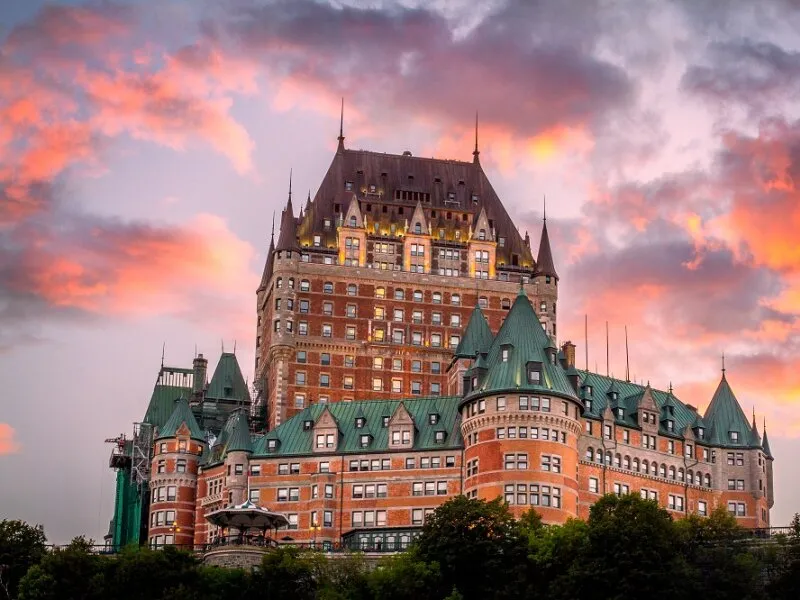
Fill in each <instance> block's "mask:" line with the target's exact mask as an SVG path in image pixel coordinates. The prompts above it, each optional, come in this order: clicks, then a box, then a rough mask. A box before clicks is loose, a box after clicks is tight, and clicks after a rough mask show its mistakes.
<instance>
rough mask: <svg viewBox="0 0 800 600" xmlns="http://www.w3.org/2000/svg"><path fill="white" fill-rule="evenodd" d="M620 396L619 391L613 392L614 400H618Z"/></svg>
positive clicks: (612, 397)
mask: <svg viewBox="0 0 800 600" xmlns="http://www.w3.org/2000/svg"><path fill="white" fill-rule="evenodd" d="M618 397H619V394H618V393H617V392H611V399H612V400H616V399H617V398H618Z"/></svg>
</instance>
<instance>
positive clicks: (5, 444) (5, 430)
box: [0, 423, 20, 456]
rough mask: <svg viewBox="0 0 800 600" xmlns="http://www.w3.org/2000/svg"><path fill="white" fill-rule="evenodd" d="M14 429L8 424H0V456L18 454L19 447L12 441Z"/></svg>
mask: <svg viewBox="0 0 800 600" xmlns="http://www.w3.org/2000/svg"><path fill="white" fill-rule="evenodd" d="M14 433H15V432H14V428H13V427H11V425H9V424H8V423H0V456H3V455H4V454H14V453H16V452H19V450H20V445H19V444H18V443H17V441H16V440H15V439H14Z"/></svg>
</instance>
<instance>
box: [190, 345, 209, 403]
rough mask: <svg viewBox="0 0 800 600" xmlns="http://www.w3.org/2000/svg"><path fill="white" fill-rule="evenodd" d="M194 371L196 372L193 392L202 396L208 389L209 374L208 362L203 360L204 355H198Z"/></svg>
mask: <svg viewBox="0 0 800 600" xmlns="http://www.w3.org/2000/svg"><path fill="white" fill-rule="evenodd" d="M192 369H193V370H194V377H193V379H194V381H193V385H192V391H193V392H194V393H195V394H200V393H201V392H202V391H203V390H204V389H205V387H206V374H207V373H208V361H207V360H206V359H205V358H203V355H202V354H198V355H197V357H196V358H195V359H194V361H193V362H192Z"/></svg>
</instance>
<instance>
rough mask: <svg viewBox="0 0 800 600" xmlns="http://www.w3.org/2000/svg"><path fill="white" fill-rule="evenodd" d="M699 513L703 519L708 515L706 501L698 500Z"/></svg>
mask: <svg viewBox="0 0 800 600" xmlns="http://www.w3.org/2000/svg"><path fill="white" fill-rule="evenodd" d="M697 513H698V514H699V515H701V516H703V517H705V516H707V515H708V504H707V503H706V501H705V500H698V502H697Z"/></svg>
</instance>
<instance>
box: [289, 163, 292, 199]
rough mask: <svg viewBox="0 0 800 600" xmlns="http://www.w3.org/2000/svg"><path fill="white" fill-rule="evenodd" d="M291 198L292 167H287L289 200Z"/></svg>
mask: <svg viewBox="0 0 800 600" xmlns="http://www.w3.org/2000/svg"><path fill="white" fill-rule="evenodd" d="M291 200H292V169H291V168H290V169H289V201H290V202H291Z"/></svg>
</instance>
